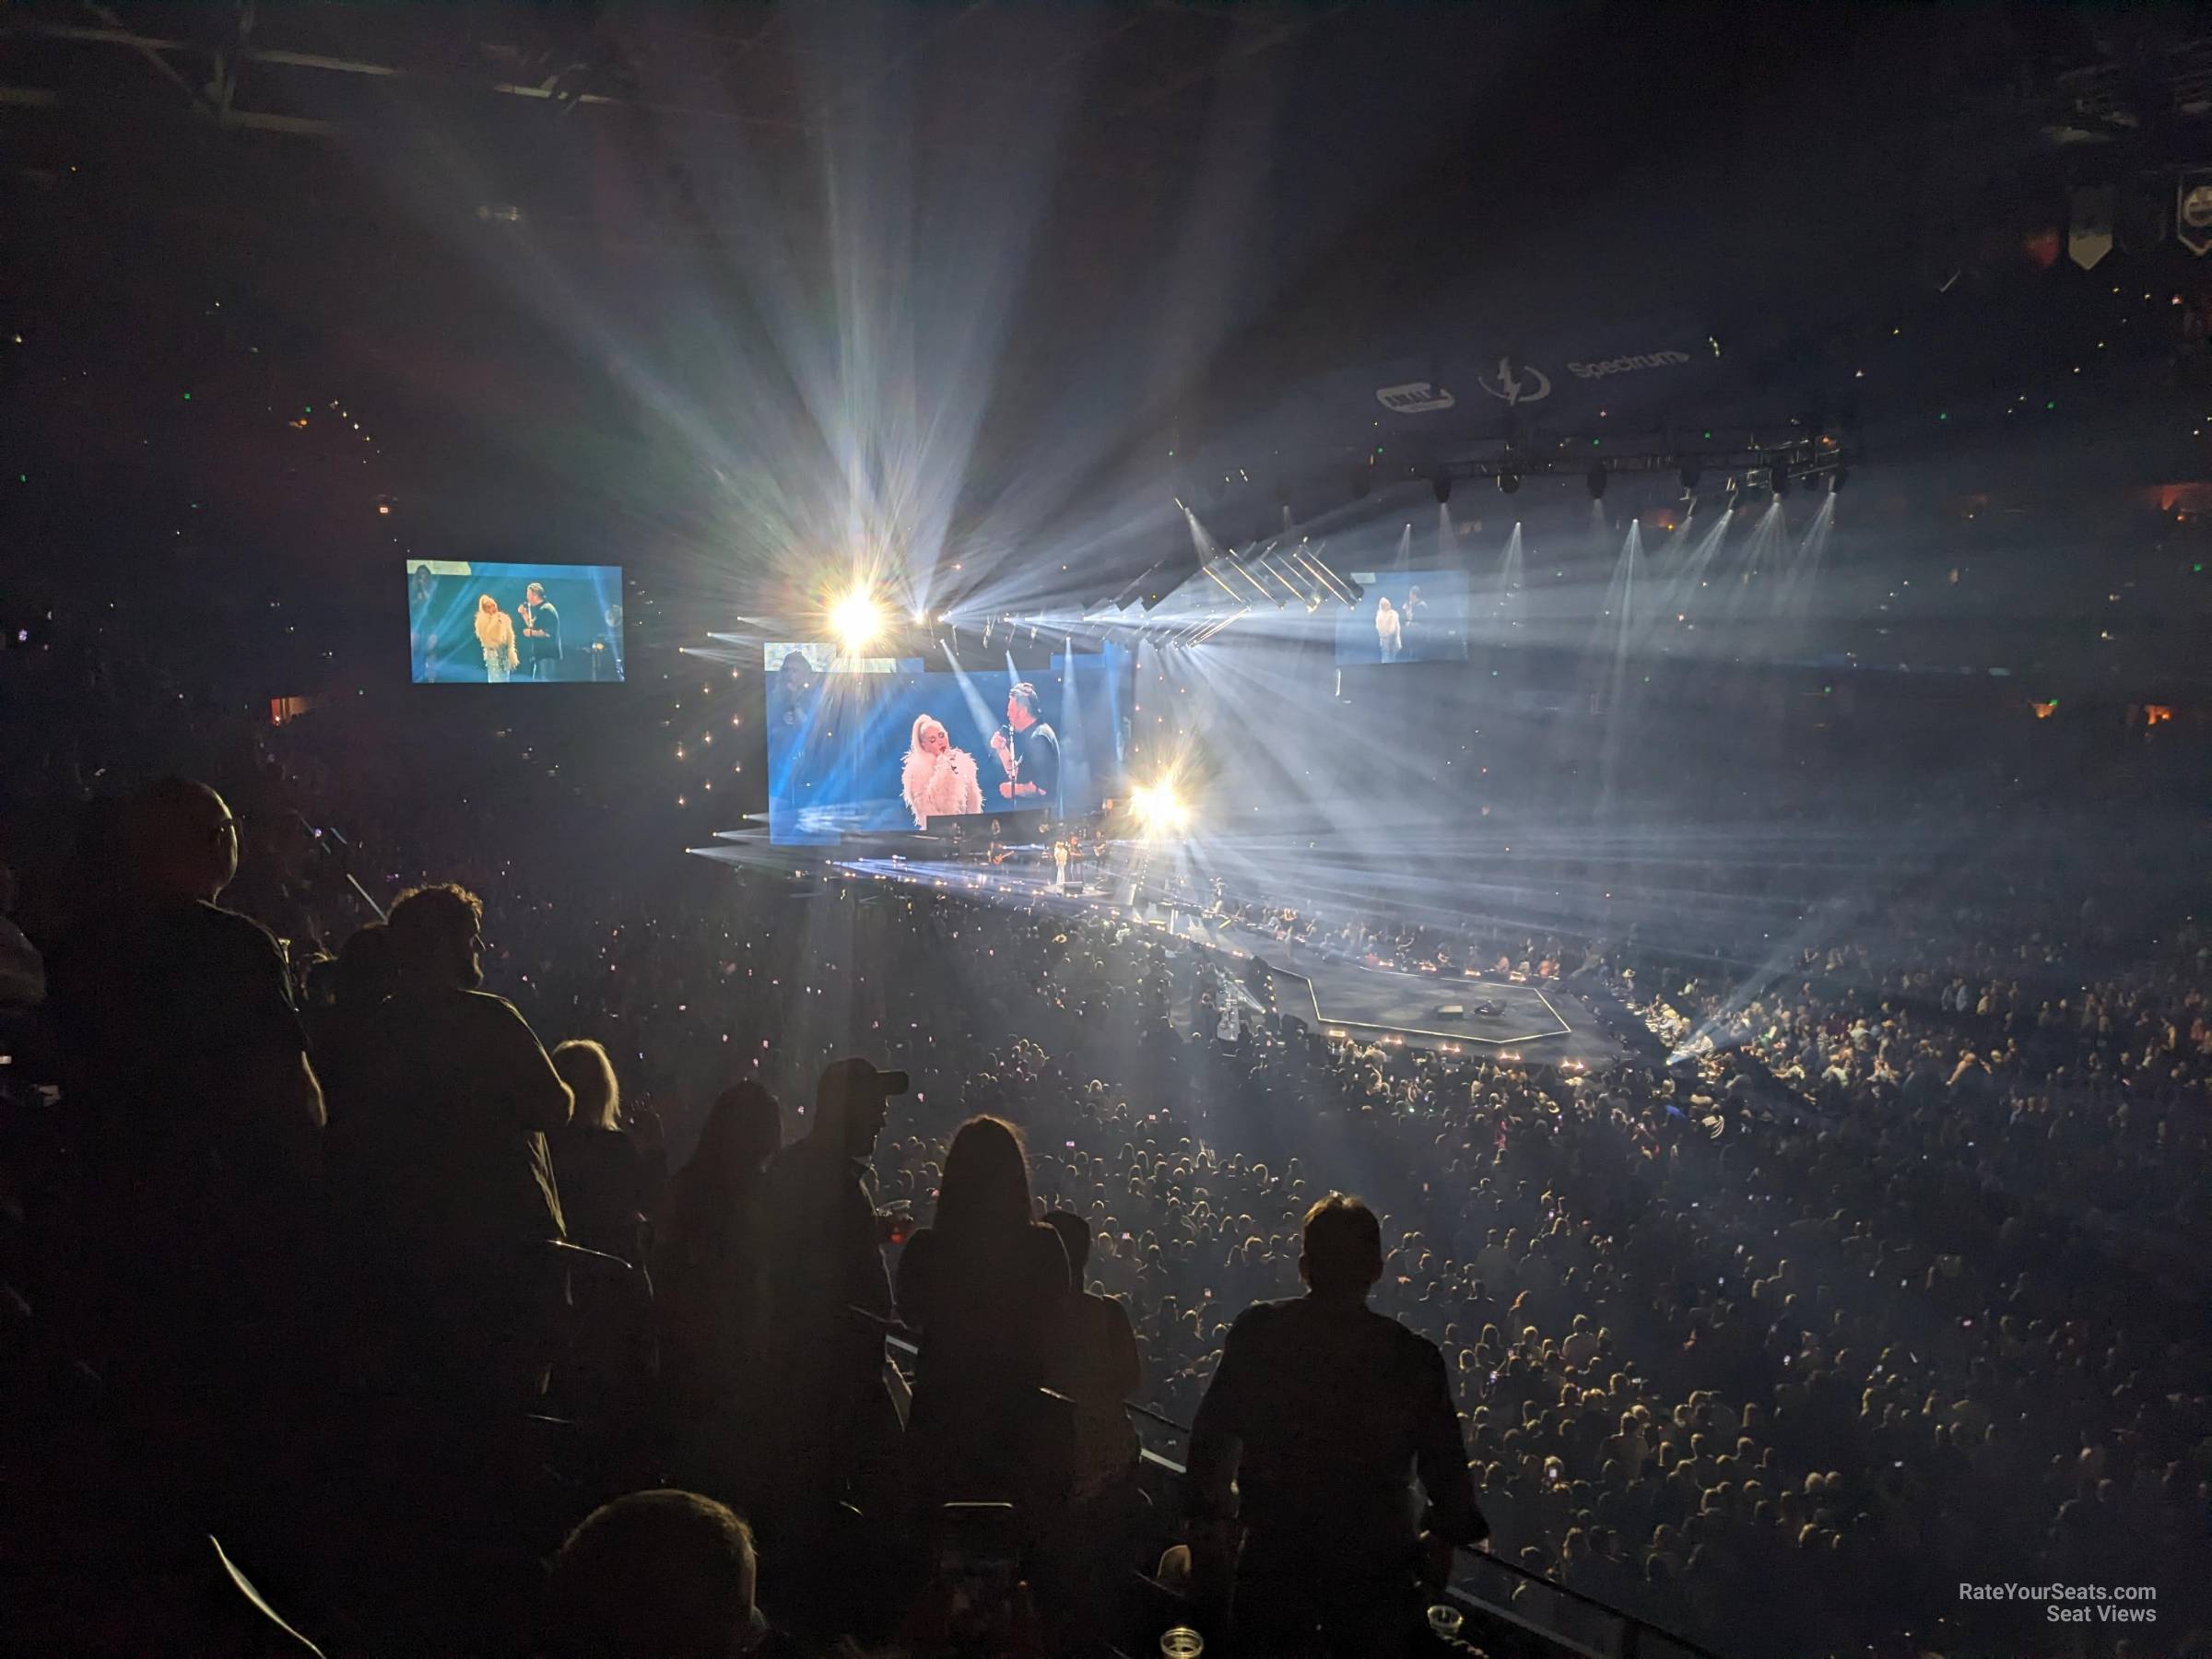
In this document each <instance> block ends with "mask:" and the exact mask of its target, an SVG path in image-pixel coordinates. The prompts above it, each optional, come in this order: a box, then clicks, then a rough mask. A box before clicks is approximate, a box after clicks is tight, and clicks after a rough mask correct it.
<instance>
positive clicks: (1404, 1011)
mask: <svg viewBox="0 0 2212 1659" xmlns="http://www.w3.org/2000/svg"><path fill="white" fill-rule="evenodd" d="M1215 942H1216V943H1217V944H1219V945H1222V946H1227V947H1233V948H1235V949H1237V950H1241V951H1245V952H1248V953H1250V954H1252V955H1253V956H1257V957H1259V958H1261V959H1263V960H1264V961H1265V962H1266V964H1267V967H1268V971H1269V972H1270V973H1271V974H1272V975H1273V976H1274V979H1275V1001H1276V1006H1277V1008H1278V1009H1279V1010H1281V1011H1282V1012H1283V1013H1285V1014H1295V1015H1297V1016H1298V1017H1299V1018H1300V1019H1303V1020H1305V1021H1307V1022H1308V1023H1309V1024H1311V1025H1312V1027H1313V1028H1314V1029H1315V1030H1319V1031H1324V1032H1327V1033H1328V1034H1330V1035H1332V1036H1335V1035H1342V1036H1347V1037H1357V1038H1364V1039H1367V1040H1369V1041H1388V1042H1393V1043H1398V1042H1402V1043H1404V1044H1406V1046H1408V1047H1414V1048H1430V1049H1441V1050H1443V1051H1444V1052H1446V1053H1466V1054H1473V1053H1496V1054H1500V1055H1507V1056H1511V1057H1512V1058H1515V1059H1521V1060H1533V1061H1548V1062H1551V1063H1553V1064H1565V1063H1570V1062H1571V1063H1574V1064H1578V1065H1584V1066H1596V1065H1610V1064H1611V1063H1612V1062H1614V1061H1616V1060H1618V1059H1619V1058H1620V1057H1621V1051H1620V1048H1619V1046H1618V1044H1616V1043H1614V1042H1613V1041H1611V1040H1609V1039H1608V1038H1607V1037H1606V1035H1605V1034H1604V1033H1603V1032H1602V1031H1601V1030H1599V1029H1598V1025H1597V1020H1596V1018H1595V1017H1594V1015H1593V1014H1592V1013H1591V1012H1590V1010H1589V1009H1588V1008H1587V1007H1586V1006H1583V1003H1582V1001H1581V1000H1580V999H1579V998H1577V997H1576V996H1575V995H1574V994H1572V993H1571V992H1569V991H1567V990H1565V989H1564V988H1562V987H1559V986H1557V985H1535V984H1525V983H1524V984H1516V983H1513V982H1511V981H1505V980H1490V979H1470V978H1465V977H1457V978H1449V979H1448V978H1446V977H1445V976H1443V975H1442V974H1437V973H1401V972H1399V971H1396V970H1395V969H1390V968H1371V967H1369V966H1368V965H1366V964H1365V963H1363V962H1353V961H1347V960H1345V959H1342V958H1337V957H1325V956H1322V955H1320V954H1319V953H1317V952H1313V951H1309V950H1304V949H1301V948H1300V947H1297V946H1293V945H1287V944H1284V943H1282V942H1281V941H1279V940H1277V939H1274V938H1270V937H1267V936H1265V935H1259V934H1253V933H1249V932H1247V931H1245V930H1244V929H1242V928H1241V927H1230V928H1227V929H1224V930H1222V931H1220V932H1219V933H1218V934H1217V935H1215Z"/></svg>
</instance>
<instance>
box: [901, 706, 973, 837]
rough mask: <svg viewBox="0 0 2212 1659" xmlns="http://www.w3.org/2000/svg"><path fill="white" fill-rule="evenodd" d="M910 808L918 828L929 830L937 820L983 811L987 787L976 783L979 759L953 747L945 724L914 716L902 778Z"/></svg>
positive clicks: (903, 792) (928, 717)
mask: <svg viewBox="0 0 2212 1659" xmlns="http://www.w3.org/2000/svg"><path fill="white" fill-rule="evenodd" d="M900 783H901V788H900V794H903V795H904V796H905V797H906V809H907V810H908V811H909V812H911V813H912V814H913V815H914V828H915V829H917V830H926V829H928V828H929V820H930V819H931V818H952V817H955V816H957V815H959V814H961V813H968V812H981V811H982V809H983V786H982V784H981V783H980V782H977V781H976V775H975V757H974V756H972V755H971V754H970V753H968V751H967V750H966V749H957V748H954V747H952V739H951V737H950V736H948V735H947V733H946V731H945V727H944V724H943V723H942V722H940V721H937V720H934V719H932V718H931V717H930V716H929V715H927V714H917V715H915V716H914V730H913V735H912V744H911V746H910V747H908V749H907V751H906V766H905V769H904V773H903V776H902V777H901V779H900Z"/></svg>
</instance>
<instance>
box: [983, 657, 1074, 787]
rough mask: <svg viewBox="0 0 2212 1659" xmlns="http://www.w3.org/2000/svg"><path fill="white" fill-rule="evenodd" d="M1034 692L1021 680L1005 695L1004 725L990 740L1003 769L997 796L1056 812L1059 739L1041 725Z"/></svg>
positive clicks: (1034, 689)
mask: <svg viewBox="0 0 2212 1659" xmlns="http://www.w3.org/2000/svg"><path fill="white" fill-rule="evenodd" d="M1041 709H1042V704H1041V700H1039V698H1038V696H1037V688H1036V687H1034V686H1032V685H1030V682H1029V681H1027V680H1023V681H1022V682H1021V684H1019V685H1018V686H1016V687H1015V688H1014V689H1013V690H1011V691H1009V692H1007V693H1006V724H1005V725H1003V726H1001V727H999V729H998V730H997V731H996V732H995V733H994V734H993V735H992V737H991V752H992V753H993V754H994V755H996V756H997V757H998V763H999V765H1000V766H1002V767H1004V768H1005V769H1006V782H1004V783H1001V784H1000V785H999V786H998V793H999V794H1001V795H1002V796H1004V797H1005V798H1006V800H1009V801H1019V802H1022V803H1025V804H1027V805H1030V806H1041V807H1043V808H1044V809H1045V810H1046V811H1047V812H1049V813H1053V814H1054V815H1055V816H1056V815H1057V814H1058V812H1059V809H1060V735H1059V734H1058V733H1057V732H1055V731H1053V728H1052V727H1051V726H1049V725H1047V724H1044V721H1043V718H1042V715H1041Z"/></svg>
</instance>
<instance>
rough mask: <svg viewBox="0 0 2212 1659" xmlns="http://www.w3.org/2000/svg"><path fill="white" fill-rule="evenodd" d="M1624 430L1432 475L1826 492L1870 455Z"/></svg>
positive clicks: (1810, 441) (1501, 453)
mask: <svg viewBox="0 0 2212 1659" xmlns="http://www.w3.org/2000/svg"><path fill="white" fill-rule="evenodd" d="M1600 441H1602V442H1603V443H1604V444H1605V446H1606V453H1605V455H1604V457H1603V458H1602V459H1598V460H1593V459H1592V458H1591V455H1590V452H1591V450H1592V449H1593V448H1594V447H1595V446H1596V445H1597V443H1599V442H1600ZM1619 441H1620V439H1619V435H1618V434H1617V433H1596V434H1584V435H1582V436H1579V437H1578V436H1567V437H1564V438H1560V439H1558V440H1557V441H1556V443H1554V442H1547V446H1546V447H1547V450H1551V451H1554V452H1555V453H1546V451H1540V450H1527V449H1515V448H1510V447H1509V448H1502V449H1500V450H1498V451H1495V452H1492V453H1487V454H1474V455H1468V456H1465V457H1463V458H1461V459H1460V460H1457V461H1453V462H1452V463H1450V464H1449V465H1446V466H1444V467H1441V468H1439V469H1438V470H1437V471H1436V472H1434V473H1432V474H1430V475H1427V477H1429V478H1430V481H1431V482H1434V481H1435V480H1436V479H1438V478H1441V477H1444V476H1445V475H1449V476H1450V477H1453V478H1454V479H1458V478H1487V479H1488V480H1490V481H1491V482H1492V483H1494V484H1495V485H1496V486H1497V488H1499V489H1500V490H1501V491H1502V492H1503V493H1505V494H1507V495H1512V494H1513V493H1514V492H1515V491H1517V490H1519V489H1520V488H1522V487H1523V486H1524V485H1525V484H1527V483H1529V482H1530V481H1531V480H1533V479H1536V478H1544V477H1550V478H1557V479H1560V480H1562V481H1564V480H1566V479H1569V478H1572V479H1574V480H1575V481H1576V482H1578V483H1580V484H1582V485H1583V487H1584V488H1585V489H1586V490H1587V492H1588V493H1589V494H1590V495H1591V496H1592V497H1594V498H1602V496H1603V495H1604V492H1605V486H1606V484H1607V483H1611V482H1615V481H1625V480H1626V479H1627V478H1629V477H1631V476H1633V475H1635V474H1638V473H1653V474H1657V475H1660V476H1661V477H1665V476H1666V475H1669V474H1671V475H1673V477H1674V479H1675V481H1676V482H1677V484H1678V485H1679V487H1680V488H1682V489H1684V490H1686V491H1691V492H1694V491H1695V490H1696V489H1697V488H1698V485H1699V482H1700V480H1701V479H1703V478H1704V477H1706V476H1707V475H1709V474H1718V475H1721V476H1724V477H1730V478H1741V479H1742V480H1743V482H1744V483H1745V484H1746V485H1747V486H1748V487H1750V488H1767V489H1771V488H1774V486H1775V485H1776V484H1777V483H1778V482H1779V484H1780V485H1781V490H1782V493H1784V494H1786V493H1787V492H1788V491H1789V490H1791V489H1793V488H1799V489H1805V490H1807V491H1812V490H1827V489H1830V488H1833V483H1832V481H1833V480H1834V479H1835V478H1836V477H1839V476H1842V475H1847V474H1848V473H1849V471H1850V469H1851V468H1852V467H1853V466H1855V465H1858V464H1859V463H1860V461H1861V460H1862V459H1863V457H1862V456H1861V455H1860V454H1859V453H1858V451H1857V450H1856V449H1854V448H1852V447H1850V446H1848V445H1846V444H1845V443H1843V442H1842V441H1840V440H1838V439H1835V438H1830V437H1826V436H1819V437H1814V438H1806V437H1804V436H1803V435H1802V434H1800V433H1798V432H1795V431H1793V432H1792V433H1791V434H1790V436H1789V441H1788V442H1787V443H1786V444H1780V445H1778V444H1775V443H1772V442H1763V443H1762V442H1761V441H1759V438H1758V436H1757V435H1756V434H1752V435H1749V436H1747V438H1746V440H1745V441H1743V442H1741V443H1736V444H1707V445H1701V446H1699V447H1696V448H1691V447H1688V446H1677V445H1670V444H1668V443H1666V442H1665V441H1663V440H1662V441H1655V442H1654V443H1653V444H1652V445H1651V446H1649V447H1645V448H1630V449H1628V450H1622V449H1619V448H1617V447H1615V446H1616V445H1617V444H1618V442H1619Z"/></svg>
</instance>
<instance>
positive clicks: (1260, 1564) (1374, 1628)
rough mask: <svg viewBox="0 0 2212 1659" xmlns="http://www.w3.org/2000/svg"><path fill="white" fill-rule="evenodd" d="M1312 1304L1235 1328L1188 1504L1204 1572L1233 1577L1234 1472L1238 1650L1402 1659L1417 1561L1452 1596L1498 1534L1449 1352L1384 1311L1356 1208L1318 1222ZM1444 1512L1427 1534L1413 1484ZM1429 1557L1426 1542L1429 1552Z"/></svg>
mask: <svg viewBox="0 0 2212 1659" xmlns="http://www.w3.org/2000/svg"><path fill="white" fill-rule="evenodd" d="M1298 1266H1299V1274H1300V1277H1302V1278H1303V1279H1304V1280H1305V1282H1306V1289H1307V1294H1306V1295H1305V1296H1304V1297H1302V1298H1300V1299H1299V1300H1293V1301H1282V1302H1261V1303H1259V1304H1258V1305H1257V1306H1255V1307H1253V1308H1250V1309H1248V1310H1246V1311H1245V1312H1244V1313H1243V1314H1241V1316H1240V1317H1239V1318H1238V1320H1237V1322H1236V1324H1233V1325H1232V1326H1230V1333H1229V1343H1228V1347H1226V1349H1225V1350H1224V1351H1223V1353H1222V1357H1221V1364H1220V1369H1219V1370H1218V1371H1216V1372H1215V1373H1214V1380H1213V1382H1212V1384H1211V1386H1209V1387H1208V1388H1207V1390H1206V1398H1205V1400H1204V1402H1203V1403H1202V1404H1201V1405H1200V1406H1199V1408H1198V1418H1197V1421H1196V1422H1195V1423H1194V1425H1193V1426H1192V1433H1191V1454H1190V1498H1191V1503H1192V1506H1193V1507H1192V1513H1193V1516H1194V1523H1195V1524H1197V1526H1198V1528H1199V1530H1198V1534H1197V1538H1196V1542H1197V1543H1198V1544H1199V1545H1200V1546H1202V1550H1203V1554H1204V1555H1206V1557H1209V1558H1210V1559H1208V1560H1207V1561H1206V1570H1207V1573H1208V1576H1210V1577H1211V1578H1213V1579H1214V1580H1215V1581H1216V1582H1217V1583H1218V1581H1219V1579H1220V1577H1221V1576H1222V1574H1223V1572H1224V1570H1225V1569H1226V1566H1227V1561H1226V1556H1227V1545H1226V1538H1225V1535H1224V1532H1223V1529H1222V1528H1221V1526H1220V1525H1219V1523H1220V1522H1221V1521H1223V1520H1225V1519H1226V1517H1227V1516H1228V1515H1229V1513H1230V1505H1229V1498H1230V1480H1231V1477H1234V1478H1235V1481H1236V1486H1237V1490H1238V1492H1239V1494H1240V1496H1241V1506H1240V1508H1239V1512H1238V1515H1237V1519H1238V1520H1239V1521H1241V1523H1242V1525H1243V1529H1244V1543H1243V1547H1242V1550H1241V1554H1239V1556H1238V1557H1237V1560H1236V1572H1235V1577H1236V1591H1235V1611H1234V1621H1235V1629H1236V1635H1237V1644H1238V1648H1239V1650H1240V1651H1241V1652H1244V1653H1270V1654H1272V1653H1302V1652H1305V1651H1306V1650H1307V1649H1308V1648H1309V1647H1310V1646H1311V1645H1312V1639H1313V1632H1314V1630H1315V1629H1316V1628H1317V1627H1318V1628H1319V1630H1321V1631H1322V1633H1323V1635H1324V1638H1325V1640H1326V1641H1327V1644H1328V1647H1329V1650H1330V1652H1332V1653H1340V1654H1347V1655H1350V1654H1359V1655H1369V1654H1386V1653H1404V1652H1406V1645H1407V1643H1408V1642H1409V1641H1411V1639H1412V1636H1413V1634H1414V1632H1415V1630H1416V1629H1417V1627H1418V1621H1419V1603H1418V1598H1417V1597H1416V1595H1415V1583H1414V1573H1415V1569H1416V1564H1417V1559H1420V1558H1423V1557H1425V1558H1426V1559H1422V1560H1421V1561H1420V1564H1421V1566H1422V1570H1423V1571H1424V1572H1425V1574H1426V1575H1427V1576H1428V1577H1429V1578H1430V1582H1432V1583H1441V1582H1442V1580H1443V1577H1444V1574H1445V1571H1446V1570H1447V1569H1448V1568H1449V1565H1450V1551H1451V1547H1452V1546H1453V1545H1473V1544H1475V1543H1477V1541H1479V1540H1480V1539H1481V1538H1483V1537H1484V1536H1486V1535H1487V1534H1488V1527H1487V1526H1486V1525H1485V1524H1484V1522H1483V1519H1482V1513H1481V1512H1480V1511H1479V1510H1478V1509H1477V1507H1476V1504H1475V1490H1474V1483H1473V1482H1472V1480H1471V1479H1470V1478H1469V1477H1468V1474H1467V1457H1466V1449H1465V1444H1464V1442H1463V1441H1462V1440H1461V1437H1460V1430H1459V1419H1458V1417H1457V1414H1456V1413H1455V1411H1454V1409H1453V1403H1452V1389H1451V1384H1450V1382H1448V1381H1447V1379H1446V1374H1445V1371H1444V1361H1443V1356H1442V1355H1441V1354H1440V1353H1439V1352H1438V1351H1437V1348H1436V1345H1435V1344H1433V1343H1431V1342H1428V1341H1426V1340H1424V1339H1423V1338H1421V1337H1419V1336H1418V1335H1415V1334H1414V1333H1413V1332H1411V1331H1409V1330H1407V1329H1406V1327H1405V1326H1404V1325H1402V1324H1399V1323H1398V1322H1397V1321H1396V1320H1394V1319H1388V1318H1385V1317H1384V1316H1383V1315H1382V1314H1380V1313H1375V1312H1370V1311H1369V1309H1368V1307H1367V1298H1368V1293H1369V1292H1370V1291H1371V1290H1372V1289H1373V1288H1374V1286H1375V1283H1376V1281H1377V1280H1378V1279H1380V1278H1381V1277H1382V1230H1381V1227H1380V1226H1379V1225H1378V1223H1377V1221H1376V1219H1375V1215H1374V1212H1373V1211H1372V1210H1371V1209H1369V1208H1368V1207H1367V1206H1366V1205H1364V1204H1362V1203H1360V1202H1359V1199H1357V1198H1350V1197H1347V1196H1345V1195H1344V1194H1335V1193H1333V1194H1330V1195H1329V1196H1328V1197H1326V1198H1324V1199H1323V1200H1322V1201H1321V1202H1320V1203H1318V1204H1316V1205H1315V1206H1313V1207H1312V1209H1311V1210H1309V1211H1308V1212H1307V1214H1306V1222H1305V1248H1304V1253H1302V1254H1301V1255H1300V1257H1299V1264H1298ZM1417 1469H1418V1474H1419V1477H1420V1481H1421V1486H1422V1488H1423V1489H1424V1490H1425V1491H1426V1492H1427V1494H1428V1497H1429V1501H1430V1508H1431V1519H1430V1527H1429V1530H1428V1532H1427V1533H1426V1534H1425V1535H1421V1536H1419V1537H1418V1538H1417V1535H1416V1532H1415V1528H1414V1524H1413V1520H1412V1517H1411V1513H1410V1510H1409V1507H1408V1505H1407V1502H1406V1480H1407V1477H1408V1476H1409V1475H1411V1474H1413V1473H1414V1472H1415V1471H1416V1470H1417ZM1417 1545H1418V1546H1420V1547H1419V1548H1417Z"/></svg>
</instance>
